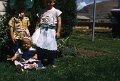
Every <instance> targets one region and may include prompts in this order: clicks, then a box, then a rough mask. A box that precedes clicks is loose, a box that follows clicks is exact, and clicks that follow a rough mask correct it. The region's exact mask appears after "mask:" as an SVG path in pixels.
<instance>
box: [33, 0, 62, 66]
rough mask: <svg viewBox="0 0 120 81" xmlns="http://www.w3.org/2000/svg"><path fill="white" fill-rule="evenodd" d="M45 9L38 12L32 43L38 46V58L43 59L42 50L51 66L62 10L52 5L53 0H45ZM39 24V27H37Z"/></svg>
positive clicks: (54, 54)
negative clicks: (38, 17) (37, 22)
mask: <svg viewBox="0 0 120 81" xmlns="http://www.w3.org/2000/svg"><path fill="white" fill-rule="evenodd" d="M45 2H46V9H45V10H44V11H43V12H42V14H40V21H39V24H38V25H37V29H36V31H35V32H34V34H33V36H32V40H33V43H34V44H35V45H36V46H37V47H38V53H39V55H40V59H41V60H43V59H44V54H43V52H42V51H43V50H44V51H46V56H47V60H48V62H49V64H51V65H52V66H53V67H55V65H54V58H55V56H56V50H57V42H56V38H59V37H60V30H61V16H60V15H61V14H62V12H61V11H60V10H58V9H56V8H55V7H54V4H55V0H45ZM38 26H40V27H38Z"/></svg>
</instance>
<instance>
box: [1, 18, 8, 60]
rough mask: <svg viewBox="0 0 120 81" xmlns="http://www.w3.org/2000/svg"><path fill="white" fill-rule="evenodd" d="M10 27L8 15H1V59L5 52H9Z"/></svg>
mask: <svg viewBox="0 0 120 81" xmlns="http://www.w3.org/2000/svg"><path fill="white" fill-rule="evenodd" d="M8 31H9V27H8V25H7V18H6V16H0V59H2V58H3V57H4V56H5V54H6V53H7V52H8V51H7V49H8V47H9V46H8V44H9V42H8V41H9V36H8Z"/></svg>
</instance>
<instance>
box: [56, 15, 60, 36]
mask: <svg viewBox="0 0 120 81" xmlns="http://www.w3.org/2000/svg"><path fill="white" fill-rule="evenodd" d="M57 21H58V23H57V24H58V26H57V27H58V28H57V33H56V36H57V38H59V37H60V31H61V16H58V18H57Z"/></svg>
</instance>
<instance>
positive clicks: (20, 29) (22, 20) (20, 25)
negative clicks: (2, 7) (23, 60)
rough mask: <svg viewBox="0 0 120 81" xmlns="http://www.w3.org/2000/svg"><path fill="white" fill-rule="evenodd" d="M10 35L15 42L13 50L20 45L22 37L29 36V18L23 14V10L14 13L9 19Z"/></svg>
mask: <svg viewBox="0 0 120 81" xmlns="http://www.w3.org/2000/svg"><path fill="white" fill-rule="evenodd" d="M8 24H9V26H10V35H11V39H12V41H13V43H14V44H15V52H16V51H17V50H18V48H19V47H20V45H21V39H22V38H23V37H26V36H28V37H30V33H29V30H28V27H29V26H30V21H29V18H28V17H26V16H25V14H24V12H20V13H16V14H15V15H14V16H13V17H12V18H11V19H10V21H9V23H8Z"/></svg>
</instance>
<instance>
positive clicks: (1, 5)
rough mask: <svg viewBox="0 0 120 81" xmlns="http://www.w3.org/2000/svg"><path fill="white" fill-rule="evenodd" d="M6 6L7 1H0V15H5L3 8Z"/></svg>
mask: <svg viewBox="0 0 120 81" xmlns="http://www.w3.org/2000/svg"><path fill="white" fill-rule="evenodd" d="M6 6H7V0H0V15H4V14H5V13H6V9H5V7H6Z"/></svg>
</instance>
